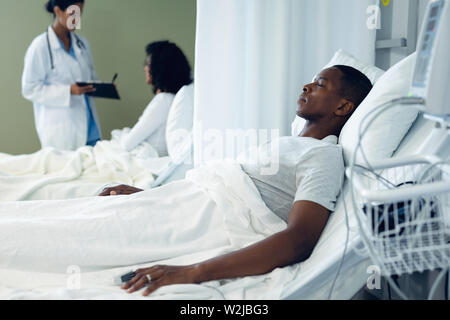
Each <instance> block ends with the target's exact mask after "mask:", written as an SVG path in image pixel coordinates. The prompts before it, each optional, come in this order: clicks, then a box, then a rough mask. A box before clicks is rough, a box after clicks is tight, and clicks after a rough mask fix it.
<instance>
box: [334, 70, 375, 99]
mask: <svg viewBox="0 0 450 320" xmlns="http://www.w3.org/2000/svg"><path fill="white" fill-rule="evenodd" d="M333 68H336V69H339V70H340V71H341V72H342V74H343V75H342V78H341V87H340V90H339V91H340V94H341V95H342V97H344V98H345V99H347V100H350V101H351V102H353V104H354V105H355V108H356V107H358V106H359V105H360V104H361V102H363V100H364V99H365V98H366V97H367V95H368V94H369V92H370V90H372V87H373V86H372V82H371V81H370V80H369V78H367V76H366V75H365V74H364V73H362V72H361V71H359V70H357V69H355V68H353V67H349V66H344V65H335V66H333Z"/></svg>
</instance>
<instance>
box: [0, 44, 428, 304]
mask: <svg viewBox="0 0 450 320" xmlns="http://www.w3.org/2000/svg"><path fill="white" fill-rule="evenodd" d="M340 56H342V52H341V53H340ZM346 58H348V56H347V57H346ZM414 61H415V56H414V55H412V56H410V57H408V58H406V59H404V61H402V62H400V63H399V64H398V65H396V66H394V67H392V68H391V69H390V70H389V71H388V72H386V73H385V74H383V75H382V76H381V77H380V78H379V80H378V81H377V83H378V85H377V84H376V85H375V86H376V87H375V88H374V90H373V94H372V95H371V96H370V97H368V98H367V99H366V100H367V103H366V104H365V105H361V106H360V107H361V109H360V110H361V112H362V113H364V112H368V110H370V109H373V107H374V106H373V104H372V103H371V101H374V100H376V99H378V100H379V99H387V100H390V99H391V98H392V95H394V96H395V95H399V96H403V95H404V94H405V92H403V91H404V90H407V88H408V86H409V85H408V83H406V84H404V83H402V81H400V82H399V83H400V84H399V86H398V87H395V86H392V85H389V86H387V87H386V86H384V85H383V82H386V83H389V84H390V83H391V80H393V78H395V77H398V73H405V74H403V75H401V78H404V79H407V78H409V76H410V74H411V73H412V66H413V65H414ZM330 63H336V61H335V60H334V61H333V60H332V61H331V62H330ZM366 100H365V101H366ZM365 109H368V110H365ZM392 110H393V111H395V112H402V113H404V112H405V111H404V110H400V111H399V110H395V109H392ZM358 116H359V115H358V114H356V116H355V118H354V119H356V120H357V119H358ZM388 116H389V117H390V116H392V114H390V115H388ZM416 116H417V113H415V114H414V113H412V114H411V117H409V119H410V121H411V122H409V124H408V123H405V124H404V126H403V130H404V132H400V133H399V134H398V135H397V145H395V146H393V148H394V149H395V150H396V152H395V156H402V155H410V154H414V153H415V152H416V151H417V147H418V146H420V145H421V144H422V143H423V142H424V141H426V139H427V137H429V136H430V134H431V131H432V130H433V128H434V126H433V125H432V123H430V122H429V121H427V120H425V119H424V118H423V117H422V116H419V118H418V119H417V120H415V121H414V119H415V118H416ZM405 118H408V117H405ZM413 121H414V123H413V125H412V127H411V123H412V122H413ZM356 122H358V121H356ZM352 125H355V124H352V123H351V122H350V129H352ZM345 131H348V130H343V133H342V134H341V137H340V143H341V144H342V145H343V147H344V151H345V152H344V153H346V152H348V150H351V148H350V149H349V148H348V145H347V144H348V140H347V139H346V137H345V136H346V133H345ZM351 131H352V130H350V133H351ZM405 133H407V134H406V135H405ZM353 135H354V134H353ZM350 136H352V135H350ZM376 138H378V139H381V140H379V141H378V143H383V141H384V139H385V138H386V136H384V137H383V136H381V137H380V136H378V137H375V139H376ZM394 138H395V137H392V136H391V141H393V140H395V139H394ZM399 144H400V147H398V145H399ZM190 151H191V149H190V148H186V154H185V156H187V155H188V154H189V153H190ZM391 151H394V150H391ZM347 157H348V155H347ZM180 159H183V157H181V158H180ZM177 168H178V164H177V163H174V165H173V166H171V167H170V170H171V172H172V173H173V172H175V170H176V169H177ZM169 176H170V174H168V179H163V178H161V181H163V182H164V181H165V182H167V181H168V180H170V177H169ZM206 182H207V181H206ZM157 183H159V182H158V181H157ZM212 183H213V184H214V182H212ZM172 187H176V186H175V185H174V184H170V183H169V184H166V185H165V186H164V187H163V188H158V192H163V189H164V188H169V189H170V188H172ZM350 191H351V190H350V188H349V182H348V180H347V181H346V182H345V185H344V188H343V190H342V193H341V195H340V197H339V200H338V203H337V206H336V211H335V212H334V213H333V214H332V215H331V216H330V219H329V221H328V223H327V226H326V228H325V229H324V231H323V233H322V235H321V237H320V239H319V242H318V243H317V245H316V247H315V249H314V252H313V253H312V255H311V256H310V258H309V259H308V260H306V261H304V262H302V263H300V264H298V265H295V266H293V267H286V268H281V269H278V270H274V271H273V272H272V273H271V275H269V277H270V278H269V279H272V283H273V284H272V285H273V286H274V287H273V290H269V293H270V295H269V296H270V297H271V298H274V299H327V298H329V295H330V292H331V288H332V287H333V291H332V295H331V298H332V299H351V298H352V297H353V296H354V295H355V294H356V293H357V292H358V291H359V290H360V289H361V288H362V287H364V285H365V283H366V281H367V279H368V277H369V276H370V274H368V272H367V267H368V266H370V265H371V264H372V262H371V260H370V259H369V258H368V255H367V254H366V253H365V252H364V250H363V249H362V242H361V239H360V236H359V232H358V227H357V224H356V221H355V217H354V213H353V212H352V210H353V207H352V206H351V197H350ZM222 194H223V193H222ZM155 196H156V194H155ZM346 218H348V220H349V221H348V225H349V234H348V240H347V223H346ZM244 232H245V231H244ZM346 244H347V246H346ZM344 251H345V255H344ZM343 257H344V258H343ZM128 268H131V267H128ZM128 268H127V269H128ZM292 270H295V271H292ZM121 271H125V268H121V269H117V270H110V271H108V270H105V271H103V272H104V273H99V274H98V276H101V277H102V278H105V277H106V276H108V277H110V278H111V279H112V277H113V276H115V275H117V274H118V273H119V272H121ZM0 272H2V270H0ZM292 272H294V274H293V275H292ZM338 272H339V275H338V276H337V273H338ZM6 274H7V275H8V276H9V277H12V276H16V277H17V279H19V278H22V280H20V281H21V283H25V284H28V282H27V281H28V280H26V279H29V278H30V277H34V279H36V280H35V281H38V280H39V279H38V278H40V280H41V281H46V280H45V279H44V277H45V276H46V275H45V274H40V275H38V278H37V277H36V275H35V273H32V274H31V275H30V276H26V275H24V274H22V273H20V272H17V273H16V274H14V273H13V272H12V271H7V273H6ZM63 276H64V275H60V276H57V275H52V276H51V277H49V280H48V281H49V283H51V281H56V280H54V279H56V278H58V277H59V278H62V277H63ZM336 276H337V280H336V282H334V280H335V278H336ZM82 277H83V279H86V278H88V279H89V276H88V275H82ZM96 277H97V276H96ZM24 279H25V280H24ZM63 279H65V278H63ZM255 279H258V277H245V278H242V279H239V280H236V284H234V281H231V282H229V284H228V285H229V286H233V285H234V286H235V288H233V290H232V291H236V293H232V295H228V296H227V297H232V298H233V297H237V298H242V297H243V296H244V297H251V298H252V299H260V298H266V297H267V296H268V295H267V294H268V292H267V290H263V291H261V289H259V290H257V289H255V290H253V291H252V286H255V283H254V281H256V280H255ZM18 281H19V280H18ZM64 281H65V280H63V282H64ZM269 283H270V282H269ZM28 285H29V284H28ZM85 285H86V286H87V289H86V290H85V291H83V290H81V291H78V292H77V291H70V290H69V291H67V290H65V291H61V290H59V291H58V290H50V289H51V287H50V286H48V287H44V288H42V287H41V288H40V289H42V290H43V293H37V292H39V291H38V290H37V289H36V290H30V291H26V292H25V293H23V294H22V292H21V291H19V293H18V292H17V291H15V290H14V289H13V290H12V291H11V292H12V293H11V294H9V293H8V291H6V292H5V291H2V290H0V296H3V297H4V296H6V297H8V298H9V297H16V296H19V297H22V298H24V297H25V298H37V299H41V298H46V297H47V298H48V297H49V298H55V297H56V298H70V297H71V296H70V294H69V293H70V292H75V293H73V294H76V297H77V298H81V299H90V298H99V297H100V298H101V297H106V298H108V299H127V298H130V299H140V298H141V297H140V296H139V295H133V296H130V297H129V296H127V295H126V294H125V293H119V292H118V290H117V289H115V288H114V287H113V285H112V284H111V285H109V286H107V287H105V286H104V284H102V287H98V288H97V289H98V293H97V292H96V291H95V290H94V289H96V285H95V281H94V282H93V283H92V284H89V283H87V284H86V283H85ZM262 285H264V281H263V282H259V286H262ZM41 286H42V284H41ZM247 286H248V287H247ZM58 287H59V288H61V287H60V285H58ZM208 287H212V286H209V285H207V284H205V285H204V286H203V285H201V286H199V287H195V288H191V290H192V291H190V292H189V291H185V290H187V289H186V288H183V289H182V290H183V291H181V292H180V293H178V294H175V295H170V296H167V295H166V296H164V295H162V296H161V297H160V298H163V299H164V298H165V297H172V298H180V297H183V298H186V299H221V298H223V296H221V295H220V294H219V295H218V294H217V293H218V292H220V290H217V289H215V290H212V289H211V290H210V291H208ZM225 287H226V285H225ZM33 288H34V287H33ZM219 288H222V287H219ZM256 288H258V287H256ZM97 289H96V290H97ZM169 289H171V288H168V289H167V290H169ZM172 290H175V289H174V288H173V289H172ZM196 290H197V291H198V292H201V295H200V294H198V295H196V294H195V292H196ZM188 292H189V293H188ZM239 292H248V293H246V294H244V295H243V294H239ZM271 292H275V293H271ZM93 294H95V295H93ZM180 294H181V295H180Z"/></svg>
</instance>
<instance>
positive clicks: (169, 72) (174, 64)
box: [145, 41, 192, 94]
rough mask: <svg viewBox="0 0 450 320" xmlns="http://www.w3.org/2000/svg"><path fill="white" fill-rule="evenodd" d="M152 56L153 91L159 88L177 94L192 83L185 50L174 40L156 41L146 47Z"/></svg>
mask: <svg viewBox="0 0 450 320" xmlns="http://www.w3.org/2000/svg"><path fill="white" fill-rule="evenodd" d="M145 51H146V53H147V57H150V66H149V68H150V74H151V77H152V85H153V93H156V92H157V91H158V89H159V90H161V91H162V92H168V93H173V94H176V93H177V92H178V91H179V90H180V89H181V88H182V87H183V86H185V85H188V84H191V83H192V76H191V66H190V65H189V62H188V60H187V58H186V56H185V55H184V53H183V51H181V49H180V48H179V47H178V46H177V45H176V44H175V43H172V42H169V41H156V42H152V43H149V44H148V45H147V47H146V48H145Z"/></svg>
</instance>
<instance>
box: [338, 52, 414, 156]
mask: <svg viewBox="0 0 450 320" xmlns="http://www.w3.org/2000/svg"><path fill="white" fill-rule="evenodd" d="M415 61H416V54H415V53H413V54H412V55H410V56H408V57H406V58H404V59H403V60H401V61H400V62H399V63H397V64H396V65H394V66H393V67H391V68H390V69H389V70H388V71H387V72H386V73H385V74H384V75H383V76H382V77H381V78H380V79H379V80H378V81H377V82H376V83H375V85H374V87H373V89H372V90H371V91H370V93H369V95H368V96H367V97H366V99H364V101H363V102H362V103H361V104H360V105H359V107H358V108H357V109H356V111H355V113H354V114H353V115H352V116H351V117H350V119H349V120H348V121H347V123H346V124H345V126H344V128H343V129H342V131H341V134H340V137H339V143H340V144H341V145H342V147H343V148H344V159H345V163H346V165H349V164H350V161H351V160H352V155H353V152H354V150H355V149H356V145H357V143H358V130H359V127H360V124H361V121H362V120H363V119H364V118H365V117H366V116H367V115H368V114H369V112H371V111H372V110H373V109H374V108H376V107H377V106H380V105H381V104H383V103H386V102H388V101H390V100H392V99H396V98H401V97H406V96H407V95H408V93H409V86H410V79H411V77H412V72H413V69H414V65H415ZM417 115H418V111H417V109H415V108H412V107H411V106H400V105H398V106H395V107H391V108H389V109H387V110H386V111H384V112H383V113H382V114H381V115H380V116H379V117H378V118H377V119H376V120H375V121H374V122H373V123H372V124H371V126H370V129H369V130H368V131H367V133H366V134H365V135H364V138H363V140H362V147H363V149H364V153H365V154H366V156H367V158H368V159H369V160H374V159H382V158H388V157H391V156H392V154H393V153H394V151H395V150H396V149H397V148H398V146H399V144H400V142H401V140H402V139H403V137H404V136H405V134H406V133H407V132H408V130H409V128H410V127H411V125H412V123H413V122H414V120H415V119H416V118H417ZM366 123H367V122H366ZM356 161H357V162H359V163H364V162H362V158H361V153H358V155H357V159H356Z"/></svg>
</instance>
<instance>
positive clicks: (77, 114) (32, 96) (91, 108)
mask: <svg viewBox="0 0 450 320" xmlns="http://www.w3.org/2000/svg"><path fill="white" fill-rule="evenodd" d="M83 5H84V0H75V1H74V0H50V1H48V3H47V5H46V9H47V11H49V12H51V13H52V14H53V15H54V22H53V24H52V25H51V26H49V27H48V29H47V32H45V33H43V34H41V35H39V36H38V37H37V38H36V39H34V41H33V42H32V43H31V45H30V47H29V48H28V50H27V53H26V55H25V66H24V71H23V76H22V94H23V96H24V97H25V98H26V99H28V100H30V101H32V102H33V105H34V116H35V124H36V130H37V133H38V136H39V139H40V141H41V145H42V148H44V147H53V148H56V149H60V150H75V149H77V148H79V147H81V146H84V145H91V146H94V145H95V144H96V142H97V141H99V140H100V139H101V131H100V126H99V121H98V117H97V113H96V109H95V104H94V101H93V99H92V98H91V97H88V96H87V95H86V94H87V93H89V92H92V91H95V89H94V88H93V87H92V86H85V87H80V86H78V85H77V84H76V83H77V82H82V81H83V82H84V81H91V80H97V79H98V77H97V74H96V72H95V70H94V64H93V59H92V55H91V52H90V46H89V43H88V41H87V40H86V39H84V38H83V37H81V36H78V35H76V34H75V33H74V32H73V31H74V30H75V26H76V25H75V23H74V22H76V19H77V18H79V17H80V16H81V12H82V9H83ZM74 6H76V7H74ZM75 9H76V10H75ZM74 13H75V14H76V13H79V16H77V15H74Z"/></svg>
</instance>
